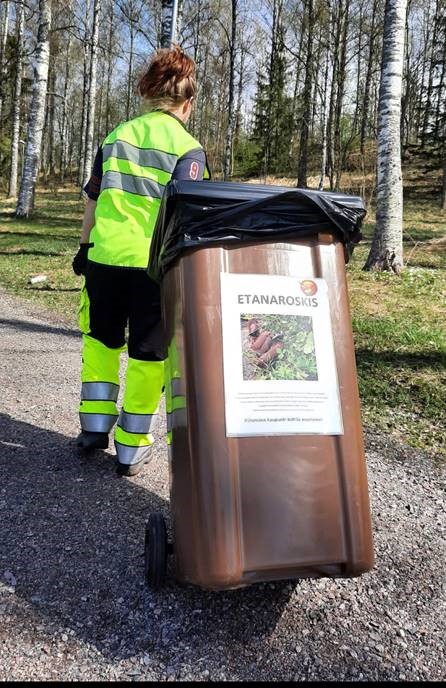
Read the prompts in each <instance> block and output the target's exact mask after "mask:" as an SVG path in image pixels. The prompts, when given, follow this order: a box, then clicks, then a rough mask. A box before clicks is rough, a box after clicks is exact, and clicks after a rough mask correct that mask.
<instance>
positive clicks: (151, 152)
mask: <svg viewBox="0 0 446 688" xmlns="http://www.w3.org/2000/svg"><path fill="white" fill-rule="evenodd" d="M102 155H103V162H105V161H106V160H108V158H111V157H113V158H120V159H121V160H129V161H130V162H135V163H136V164H137V165H141V167H155V168H156V169H160V170H162V171H163V172H169V173H172V172H173V171H174V169H175V167H176V164H177V160H178V155H174V154H173V153H165V152H164V151H160V150H155V149H153V148H138V147H137V146H133V145H132V144H131V143H128V142H127V141H119V140H118V141H114V142H113V143H106V144H105V146H104V147H103V149H102Z"/></svg>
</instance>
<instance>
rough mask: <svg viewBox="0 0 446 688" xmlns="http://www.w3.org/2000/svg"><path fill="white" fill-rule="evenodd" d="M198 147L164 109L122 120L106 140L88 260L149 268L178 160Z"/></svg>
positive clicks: (182, 127) (207, 175)
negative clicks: (164, 200) (158, 221)
mask: <svg viewBox="0 0 446 688" xmlns="http://www.w3.org/2000/svg"><path fill="white" fill-rule="evenodd" d="M197 149H199V150H202V146H201V145H200V143H199V142H198V141H197V140H196V139H194V137H193V136H191V134H189V133H188V131H187V130H186V129H185V127H184V125H183V124H182V123H181V122H180V121H179V120H178V119H177V118H176V117H174V116H172V115H169V114H168V113H165V112H161V111H154V112H150V113H147V114H145V115H141V116H140V117H137V118H135V119H132V120H130V121H128V122H124V123H123V124H120V125H119V126H118V127H117V128H116V129H114V131H112V132H111V134H109V135H108V136H107V137H106V139H105V140H104V143H103V145H102V151H103V162H102V174H103V176H102V183H101V190H100V194H99V198H98V200H97V204H96V211H95V223H94V226H93V228H92V230H91V233H90V242H92V243H93V244H94V246H92V247H91V248H90V249H89V251H88V259H89V260H91V261H93V262H95V263H101V264H103V265H116V266H123V267H129V268H146V267H147V263H148V259H149V249H150V240H151V237H152V234H153V230H154V228H155V224H156V219H157V217H158V213H159V209H160V205H161V198H162V195H163V192H164V188H165V186H166V184H167V183H168V182H169V181H170V179H171V177H172V173H173V171H174V169H175V166H176V164H177V161H178V159H179V158H181V156H183V155H185V154H186V153H189V152H190V151H193V150H197ZM209 176H210V175H209V171H208V170H207V169H206V170H205V174H204V177H205V179H208V178H209Z"/></svg>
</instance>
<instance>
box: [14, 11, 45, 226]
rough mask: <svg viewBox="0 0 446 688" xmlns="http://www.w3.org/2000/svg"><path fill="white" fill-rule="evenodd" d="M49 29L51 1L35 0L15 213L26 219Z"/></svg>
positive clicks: (34, 172)
mask: <svg viewBox="0 0 446 688" xmlns="http://www.w3.org/2000/svg"><path fill="white" fill-rule="evenodd" d="M50 27H51V0H39V25H38V32H37V47H36V64H35V67H34V85H33V93H32V98H31V106H30V112H29V120H28V135H27V139H26V148H25V160H24V165H23V175H22V181H21V184H20V192H19V198H18V202H17V208H16V214H17V216H18V217H28V215H29V214H30V212H31V211H32V209H33V201H34V187H35V184H36V180H37V173H38V169H39V162H40V152H41V146H42V131H43V125H44V121H45V101H46V89H47V82H48V63H49V57H50V43H49V32H50Z"/></svg>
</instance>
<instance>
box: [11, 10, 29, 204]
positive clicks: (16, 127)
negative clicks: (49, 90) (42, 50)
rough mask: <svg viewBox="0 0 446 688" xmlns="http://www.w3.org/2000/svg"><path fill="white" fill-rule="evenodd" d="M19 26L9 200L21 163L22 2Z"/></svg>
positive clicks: (17, 14) (23, 17) (18, 12)
mask: <svg viewBox="0 0 446 688" xmlns="http://www.w3.org/2000/svg"><path fill="white" fill-rule="evenodd" d="M16 24H17V62H16V67H17V72H16V77H15V91H14V106H13V113H12V140H11V170H10V174H9V189H8V198H12V197H15V196H16V195H17V169H18V163H19V141H20V105H21V100H22V75H23V46H24V37H25V30H24V29H25V13H24V8H23V4H22V2H21V1H19V2H16Z"/></svg>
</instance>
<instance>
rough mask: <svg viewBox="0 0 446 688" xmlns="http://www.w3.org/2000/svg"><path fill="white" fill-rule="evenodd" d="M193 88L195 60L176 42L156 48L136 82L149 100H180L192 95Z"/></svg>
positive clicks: (193, 93) (193, 92)
mask: <svg viewBox="0 0 446 688" xmlns="http://www.w3.org/2000/svg"><path fill="white" fill-rule="evenodd" d="M195 90H196V86H195V62H194V61H193V60H192V58H190V57H189V56H188V55H186V54H185V53H184V52H183V50H182V49H181V47H180V46H179V45H177V44H175V45H173V47H172V48H160V49H159V50H157V51H156V52H155V53H154V55H153V56H152V58H151V60H150V62H149V64H148V67H147V68H146V70H145V72H144V73H143V75H142V76H141V78H140V79H139V82H138V91H139V93H140V94H141V95H142V96H143V98H147V99H149V100H150V99H159V98H172V99H173V101H178V102H180V101H184V100H187V99H188V98H191V97H192V96H194V95H195Z"/></svg>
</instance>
